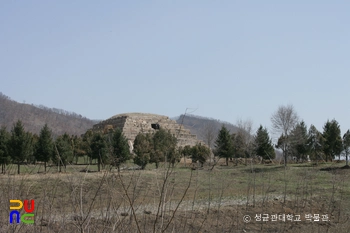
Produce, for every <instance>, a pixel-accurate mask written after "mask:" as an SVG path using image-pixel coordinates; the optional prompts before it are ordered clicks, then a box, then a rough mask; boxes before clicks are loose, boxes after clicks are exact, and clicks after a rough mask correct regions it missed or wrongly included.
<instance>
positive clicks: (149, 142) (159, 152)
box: [134, 129, 211, 169]
mask: <svg viewBox="0 0 350 233" xmlns="http://www.w3.org/2000/svg"><path fill="white" fill-rule="evenodd" d="M134 153H135V156H134V163H135V164H137V165H139V166H140V167H141V169H144V168H145V167H146V165H147V164H148V163H154V164H155V165H156V168H158V166H159V163H160V162H167V163H168V164H169V165H172V166H174V165H175V163H177V162H179V161H180V159H181V157H189V158H191V159H192V162H193V163H195V162H197V161H198V162H199V163H200V164H201V165H202V166H203V164H204V163H205V161H206V160H207V159H208V158H209V157H210V154H211V151H210V149H209V147H207V146H205V145H202V144H200V143H199V144H197V145H194V146H189V145H186V146H185V147H183V148H182V147H177V139H176V137H175V135H172V134H171V133H170V131H166V130H164V129H160V130H158V131H157V132H156V133H154V134H151V133H146V134H144V133H139V134H138V135H137V136H136V138H135V141H134Z"/></svg>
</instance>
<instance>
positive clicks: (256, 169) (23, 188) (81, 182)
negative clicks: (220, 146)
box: [0, 162, 350, 233]
mask: <svg viewBox="0 0 350 233" xmlns="http://www.w3.org/2000/svg"><path fill="white" fill-rule="evenodd" d="M344 165H345V164H344V163H321V164H318V166H315V165H313V164H311V163H303V164H288V166H287V167H286V168H285V167H284V166H282V165H279V164H266V165H264V164H249V163H248V164H247V165H245V164H238V165H236V164H235V163H234V162H230V164H229V166H224V165H223V164H221V163H218V164H217V165H216V166H210V165H205V166H204V167H203V168H200V169H195V170H194V169H191V167H190V164H189V163H188V162H186V164H185V163H179V164H177V165H176V166H175V167H174V168H168V166H167V165H166V164H163V165H162V166H161V167H160V168H159V169H155V168H154V167H153V166H152V165H150V166H148V167H146V170H133V169H131V168H132V167H133V166H134V165H133V164H127V165H126V167H125V169H122V170H121V172H119V173H118V171H117V170H115V169H112V170H109V169H106V170H104V171H102V172H94V171H96V170H97V168H96V166H95V165H92V166H78V165H71V166H68V167H67V170H66V172H62V173H58V172H57V168H56V167H51V168H50V169H49V171H48V172H47V173H46V174H45V173H43V172H42V171H41V170H42V168H41V167H40V166H39V165H36V166H34V165H23V166H22V168H21V171H22V174H21V175H16V174H15V173H16V166H15V165H13V168H11V166H10V168H9V170H8V171H7V174H3V175H0V187H1V189H0V207H1V212H0V232H338V233H341V232H344V233H345V232H348V229H349V228H350V222H349V214H350V185H349V182H350V181H349V174H350V170H348V169H342V167H343V166H344ZM127 168H129V169H127ZM83 171H84V172H83ZM10 199H19V200H25V199H29V200H30V199H34V200H35V210H34V213H35V223H34V224H33V225H30V224H25V223H19V224H16V223H14V224H10V223H9V212H10V209H9V207H10V203H9V200H10ZM21 213H24V211H23V210H21ZM260 215H261V216H262V217H267V216H268V217H269V218H268V219H267V218H264V219H261V221H259V218H256V217H259V216H260ZM276 215H277V217H278V219H277V220H276V221H275V219H273V216H276ZM283 216H284V217H285V219H284V220H283ZM317 216H319V217H320V218H319V219H318V218H317ZM298 217H300V221H296V220H297V219H298ZM309 217H310V218H309ZM311 217H312V218H311ZM248 220H250V221H249V222H248ZM263 220H267V221H263ZM317 220H318V221H317Z"/></svg>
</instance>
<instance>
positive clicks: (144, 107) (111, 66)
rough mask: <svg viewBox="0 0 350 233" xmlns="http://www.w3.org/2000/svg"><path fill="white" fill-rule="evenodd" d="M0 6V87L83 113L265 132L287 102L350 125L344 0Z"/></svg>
mask: <svg viewBox="0 0 350 233" xmlns="http://www.w3.org/2000/svg"><path fill="white" fill-rule="evenodd" d="M288 2H289V3H287V1H277V0H276V1H269V0H265V1H233V0H230V1H204V0H201V1H189V0H187V1H164V0H163V1H86V0H76V1H46V0H45V1H14V0H13V1H1V2H0V91H1V92H3V93H4V94H5V95H8V96H10V97H11V98H12V99H14V100H16V101H19V102H23V101H24V100H25V101H26V103H34V104H43V105H45V106H48V107H56V108H61V109H65V110H68V111H74V112H76V113H79V114H82V115H84V116H86V117H88V118H92V119H106V118H109V117H111V116H112V115H115V114H118V113H124V112H148V113H156V114H162V115H167V116H170V117H173V116H177V115H180V114H182V113H184V112H185V110H186V108H198V109H197V110H196V111H195V112H194V114H196V115H201V116H207V117H213V118H216V119H221V120H225V121H229V122H232V123H235V122H236V120H237V119H238V118H242V119H247V118H250V119H252V120H253V122H254V126H255V128H257V127H258V126H259V124H262V125H264V126H266V127H268V128H270V126H271V123H270V117H271V114H272V113H273V112H274V111H276V109H277V108H278V106H279V105H286V104H293V105H294V107H295V109H296V110H297V112H298V114H299V116H300V117H301V118H302V119H304V120H305V122H306V123H307V125H308V126H309V125H310V124H314V125H315V126H316V127H317V128H318V129H319V130H321V131H322V126H323V125H324V123H325V122H326V121H327V119H330V120H331V119H333V118H335V119H336V120H337V121H338V122H339V123H340V125H341V128H342V133H344V131H345V130H347V129H349V128H350V119H349V116H350V106H349V105H350V104H349V101H350V94H349V86H350V79H349V73H350V59H349V58H350V30H349V23H350V2H349V1H320V0H318V1H316V0H315V1H299V0H295V1H288Z"/></svg>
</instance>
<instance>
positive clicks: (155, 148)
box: [0, 121, 210, 174]
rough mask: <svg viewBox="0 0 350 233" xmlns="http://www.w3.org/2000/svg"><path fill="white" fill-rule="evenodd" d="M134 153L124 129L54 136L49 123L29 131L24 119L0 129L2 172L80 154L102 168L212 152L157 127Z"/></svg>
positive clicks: (202, 158) (137, 141)
mask: <svg viewBox="0 0 350 233" xmlns="http://www.w3.org/2000/svg"><path fill="white" fill-rule="evenodd" d="M133 152H134V153H133V154H132V153H131V152H130V148H129V144H128V140H127V138H126V137H125V136H124V134H123V133H122V131H121V130H120V129H116V130H114V131H109V132H108V133H107V134H102V133H99V132H93V131H91V130H89V131H87V132H86V133H85V134H84V135H82V137H77V136H70V135H68V134H63V135H61V136H58V137H56V138H53V136H52V132H51V130H50V128H49V127H48V126H47V125H45V126H44V127H43V128H42V129H41V131H40V134H39V135H36V134H32V133H30V132H26V131H25V129H24V127H23V124H22V122H21V121H17V122H16V123H15V124H14V125H13V127H12V129H11V132H8V131H7V130H6V128H5V127H2V128H1V130H0V164H1V165H2V172H3V173H4V172H5V167H6V165H7V164H9V163H15V164H17V165H18V174H19V173H20V165H21V164H23V163H36V162H42V163H43V164H44V169H45V172H46V168H47V163H49V162H50V163H53V164H56V165H57V166H58V169H59V171H61V167H62V166H63V167H64V168H66V165H67V164H72V163H74V162H75V163H76V164H77V163H78V158H79V157H82V156H85V155H86V156H87V157H88V158H89V162H90V163H91V162H92V160H95V161H97V165H98V171H100V169H101V165H102V168H104V167H105V165H107V164H108V165H112V166H115V167H117V168H118V170H119V169H120V165H121V164H123V163H125V162H126V161H127V160H129V159H131V158H132V159H133V160H134V163H135V164H137V165H139V166H140V167H141V169H144V168H145V167H146V165H147V164H149V163H154V164H155V166H156V168H158V167H159V164H160V163H161V162H165V161H166V162H168V163H169V164H171V165H173V166H174V165H175V163H176V162H179V161H180V158H181V156H189V157H191V158H192V160H193V161H199V162H200V163H201V164H203V163H204V162H205V161H206V159H207V158H208V157H209V156H210V149H209V148H208V147H206V146H204V145H200V144H198V145H196V146H193V147H189V146H186V147H185V148H178V147H177V139H176V137H175V136H174V135H172V134H171V133H170V131H166V130H164V129H160V130H157V131H156V132H155V133H154V134H150V133H147V134H143V133H140V134H138V135H137V136H136V138H135V141H134V150H133Z"/></svg>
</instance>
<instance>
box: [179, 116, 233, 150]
mask: <svg viewBox="0 0 350 233" xmlns="http://www.w3.org/2000/svg"><path fill="white" fill-rule="evenodd" d="M173 119H174V120H176V122H177V123H178V124H183V125H184V126H185V127H186V128H187V129H189V130H191V133H192V134H195V135H197V138H198V139H199V140H202V141H203V142H205V143H207V136H206V135H207V133H208V130H210V131H212V132H213V134H214V140H215V138H216V136H217V134H218V132H219V130H220V129H221V127H222V125H224V126H225V127H226V128H227V129H228V130H229V131H230V133H231V134H232V133H236V132H237V131H238V127H237V126H235V125H233V124H231V123H229V122H226V121H221V120H217V119H214V118H209V117H203V116H197V115H192V114H186V115H184V114H182V115H180V116H178V117H173ZM212 146H213V145H212Z"/></svg>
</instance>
